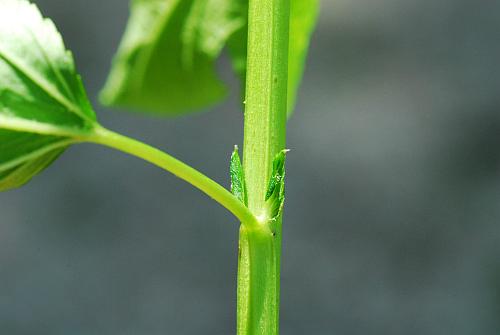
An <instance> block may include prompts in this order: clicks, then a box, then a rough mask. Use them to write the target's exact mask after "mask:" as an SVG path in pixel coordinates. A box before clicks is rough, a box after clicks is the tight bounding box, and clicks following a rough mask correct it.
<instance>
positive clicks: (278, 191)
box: [266, 150, 289, 220]
mask: <svg viewBox="0 0 500 335" xmlns="http://www.w3.org/2000/svg"><path fill="white" fill-rule="evenodd" d="M288 151H289V150H281V151H280V152H279V153H278V154H277V155H276V156H275V157H274V160H273V171H272V173H271V179H270V180H269V186H268V188H267V193H266V204H267V208H268V214H269V217H270V218H271V219H272V220H276V219H277V218H278V217H279V216H280V215H281V212H282V211H283V205H284V203H285V160H286V154H287V152H288Z"/></svg>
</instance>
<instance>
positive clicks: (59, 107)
mask: <svg viewBox="0 0 500 335" xmlns="http://www.w3.org/2000/svg"><path fill="white" fill-rule="evenodd" d="M96 125H97V122H96V118H95V114H94V112H93V110H92V107H91V106H90V103H89V101H88V99H87V96H86V93H85V90H84V88H83V84H82V81H81V79H80V76H79V75H78V74H77V73H76V70H75V65H74V61H73V57H72V55H71V53H69V52H68V51H67V50H66V48H65V46H64V43H63V41H62V38H61V36H60V35H59V33H58V32H57V30H56V28H55V26H54V24H53V23H52V22H51V21H50V20H47V19H43V17H42V15H41V14H40V12H39V10H38V9H37V8H36V6H35V5H33V4H30V3H29V2H28V1H25V0H0V191H5V190H8V189H12V188H15V187H19V186H21V185H23V184H24V183H26V182H27V181H29V180H30V179H31V178H32V177H33V176H34V175H36V174H37V173H39V172H40V171H42V170H43V169H44V168H45V167H47V166H48V165H49V164H50V163H51V162H52V161H53V160H54V159H56V158H57V157H58V156H59V155H60V154H61V153H62V152H63V151H64V150H65V149H66V148H67V147H68V146H69V145H70V144H72V143H74V142H76V141H78V139H79V138H81V137H83V136H86V135H87V134H89V133H91V131H92V128H93V127H95V126H96Z"/></svg>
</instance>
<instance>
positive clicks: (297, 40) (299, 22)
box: [288, 0, 319, 116]
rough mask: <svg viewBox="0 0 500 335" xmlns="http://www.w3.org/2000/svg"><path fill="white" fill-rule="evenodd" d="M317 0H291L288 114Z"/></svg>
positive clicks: (316, 14)
mask: <svg viewBox="0 0 500 335" xmlns="http://www.w3.org/2000/svg"><path fill="white" fill-rule="evenodd" d="M318 13H319V0H291V2H290V45H289V47H288V116H290V115H291V114H292V113H293V109H294V108H295V102H296V99H297V92H298V90H299V87H300V82H301V81H302V75H303V73H304V66H305V63H306V59H307V51H308V49H309V41H310V39H311V35H312V33H313V31H314V28H315V26H316V21H317V19H318Z"/></svg>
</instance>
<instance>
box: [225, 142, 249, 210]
mask: <svg viewBox="0 0 500 335" xmlns="http://www.w3.org/2000/svg"><path fill="white" fill-rule="evenodd" d="M229 174H230V175H231V192H232V193H233V194H234V195H235V196H236V197H237V198H238V199H239V200H240V201H241V202H242V203H243V204H245V206H247V205H248V197H247V187H246V182H245V174H244V172H243V166H242V165H241V159H240V155H239V153H238V146H234V151H233V153H232V155H231V165H230V167H229Z"/></svg>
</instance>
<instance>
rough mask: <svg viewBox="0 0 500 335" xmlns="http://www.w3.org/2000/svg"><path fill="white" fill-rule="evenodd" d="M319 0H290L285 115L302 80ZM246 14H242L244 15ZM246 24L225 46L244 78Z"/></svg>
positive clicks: (293, 105)
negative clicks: (286, 105) (286, 108)
mask: <svg viewBox="0 0 500 335" xmlns="http://www.w3.org/2000/svg"><path fill="white" fill-rule="evenodd" d="M245 10H246V11H248V8H245ZM318 13H319V0H290V42H289V48H288V116H290V115H291V114H292V113H293V110H294V108H295V102H296V98H297V91H298V89H299V87H300V82H301V81H302V75H303V72H304V65H305V62H306V58H307V51H308V49H309V41H310V39H311V34H312V32H313V31H314V28H315V26H316V21H317V18H318ZM246 15H247V14H245V15H244V17H246ZM247 30H248V29H247V27H246V24H245V27H244V28H243V29H240V30H239V31H237V33H235V34H234V36H233V37H232V38H231V39H230V40H229V42H228V47H229V52H230V55H231V58H232V61H233V67H234V69H235V71H236V73H237V74H238V75H239V76H240V78H241V79H242V80H243V82H244V81H245V71H246V55H247V38H246V34H247Z"/></svg>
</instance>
